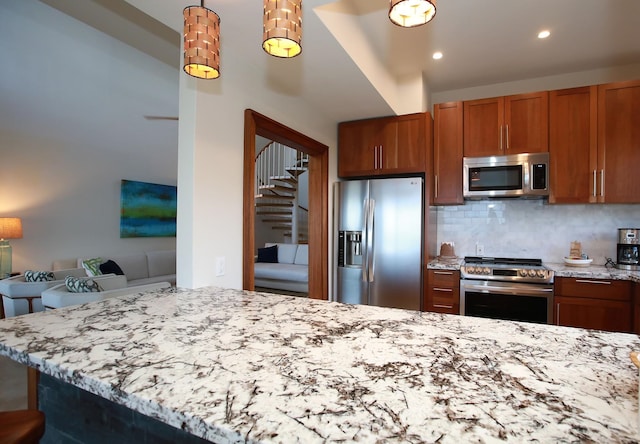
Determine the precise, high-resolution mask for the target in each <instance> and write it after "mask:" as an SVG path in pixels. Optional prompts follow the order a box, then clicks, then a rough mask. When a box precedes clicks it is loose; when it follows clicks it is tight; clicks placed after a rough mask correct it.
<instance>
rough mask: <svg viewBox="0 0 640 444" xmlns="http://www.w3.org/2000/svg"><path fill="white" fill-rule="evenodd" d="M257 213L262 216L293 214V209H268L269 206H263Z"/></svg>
mask: <svg viewBox="0 0 640 444" xmlns="http://www.w3.org/2000/svg"><path fill="white" fill-rule="evenodd" d="M256 213H257V214H258V215H260V216H291V211H267V208H261V209H259V210H257V211H256Z"/></svg>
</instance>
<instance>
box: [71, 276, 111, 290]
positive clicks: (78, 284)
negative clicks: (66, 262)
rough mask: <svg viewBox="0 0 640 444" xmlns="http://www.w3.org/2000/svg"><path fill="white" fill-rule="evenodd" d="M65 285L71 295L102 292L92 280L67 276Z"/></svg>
mask: <svg viewBox="0 0 640 444" xmlns="http://www.w3.org/2000/svg"><path fill="white" fill-rule="evenodd" d="M64 285H65V286H66V287H67V290H68V291H69V292H70V293H94V292H98V291H102V287H100V285H98V283H97V282H96V281H94V280H93V279H91V278H77V277H73V276H67V277H66V278H64Z"/></svg>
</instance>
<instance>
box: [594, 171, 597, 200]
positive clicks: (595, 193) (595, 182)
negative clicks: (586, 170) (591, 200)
mask: <svg viewBox="0 0 640 444" xmlns="http://www.w3.org/2000/svg"><path fill="white" fill-rule="evenodd" d="M596 174H597V173H596V170H593V197H596V196H597V195H598V191H597V186H598V178H597V176H596Z"/></svg>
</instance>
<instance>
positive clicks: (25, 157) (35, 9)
mask: <svg viewBox="0 0 640 444" xmlns="http://www.w3.org/2000/svg"><path fill="white" fill-rule="evenodd" d="M177 56H178V55H176V57H177ZM0 59H1V60H2V69H0V217H3V216H15V217H21V218H22V221H23V228H24V238H23V239H16V240H12V241H11V244H12V246H13V268H14V270H16V271H23V270H24V269H27V268H35V269H45V268H49V267H50V266H51V263H52V261H53V260H55V259H67V258H74V257H78V256H87V255H101V254H104V255H108V254H124V253H129V252H136V251H146V250H152V249H164V248H175V238H137V239H120V237H119V223H120V219H119V218H120V216H119V212H120V180H121V179H131V180H140V181H146V182H155V183H162V184H169V185H175V184H176V182H177V167H176V162H177V138H178V132H177V123H176V122H175V121H156V122H152V121H147V120H145V119H144V118H143V115H145V114H159V115H174V116H177V112H178V109H177V107H178V82H177V80H178V79H177V76H178V70H177V69H176V68H172V67H169V66H167V65H166V64H164V63H161V62H159V61H157V60H156V59H153V58H151V57H149V56H147V55H145V54H143V53H141V52H139V51H137V50H135V49H133V48H131V47H129V46H127V45H125V44H123V43H121V42H120V41H118V40H115V39H113V38H111V37H109V36H107V35H105V34H102V33H100V32H98V31H96V30H94V29H93V28H90V27H88V26H87V25H84V24H83V23H80V22H78V21H76V20H75V19H72V18H70V17H68V16H66V15H64V14H62V13H60V12H58V11H57V10H55V9H52V8H50V7H49V6H46V5H44V4H43V3H41V2H39V1H36V0H21V1H3V2H0ZM176 64H177V63H176Z"/></svg>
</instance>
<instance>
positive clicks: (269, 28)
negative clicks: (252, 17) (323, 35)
mask: <svg viewBox="0 0 640 444" xmlns="http://www.w3.org/2000/svg"><path fill="white" fill-rule="evenodd" d="M262 30H263V34H262V48H263V49H264V50H265V51H266V52H267V53H268V54H271V55H272V56H276V57H285V58H289V57H295V56H297V55H298V54H300V53H301V52H302V0H264V16H263V27H262Z"/></svg>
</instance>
